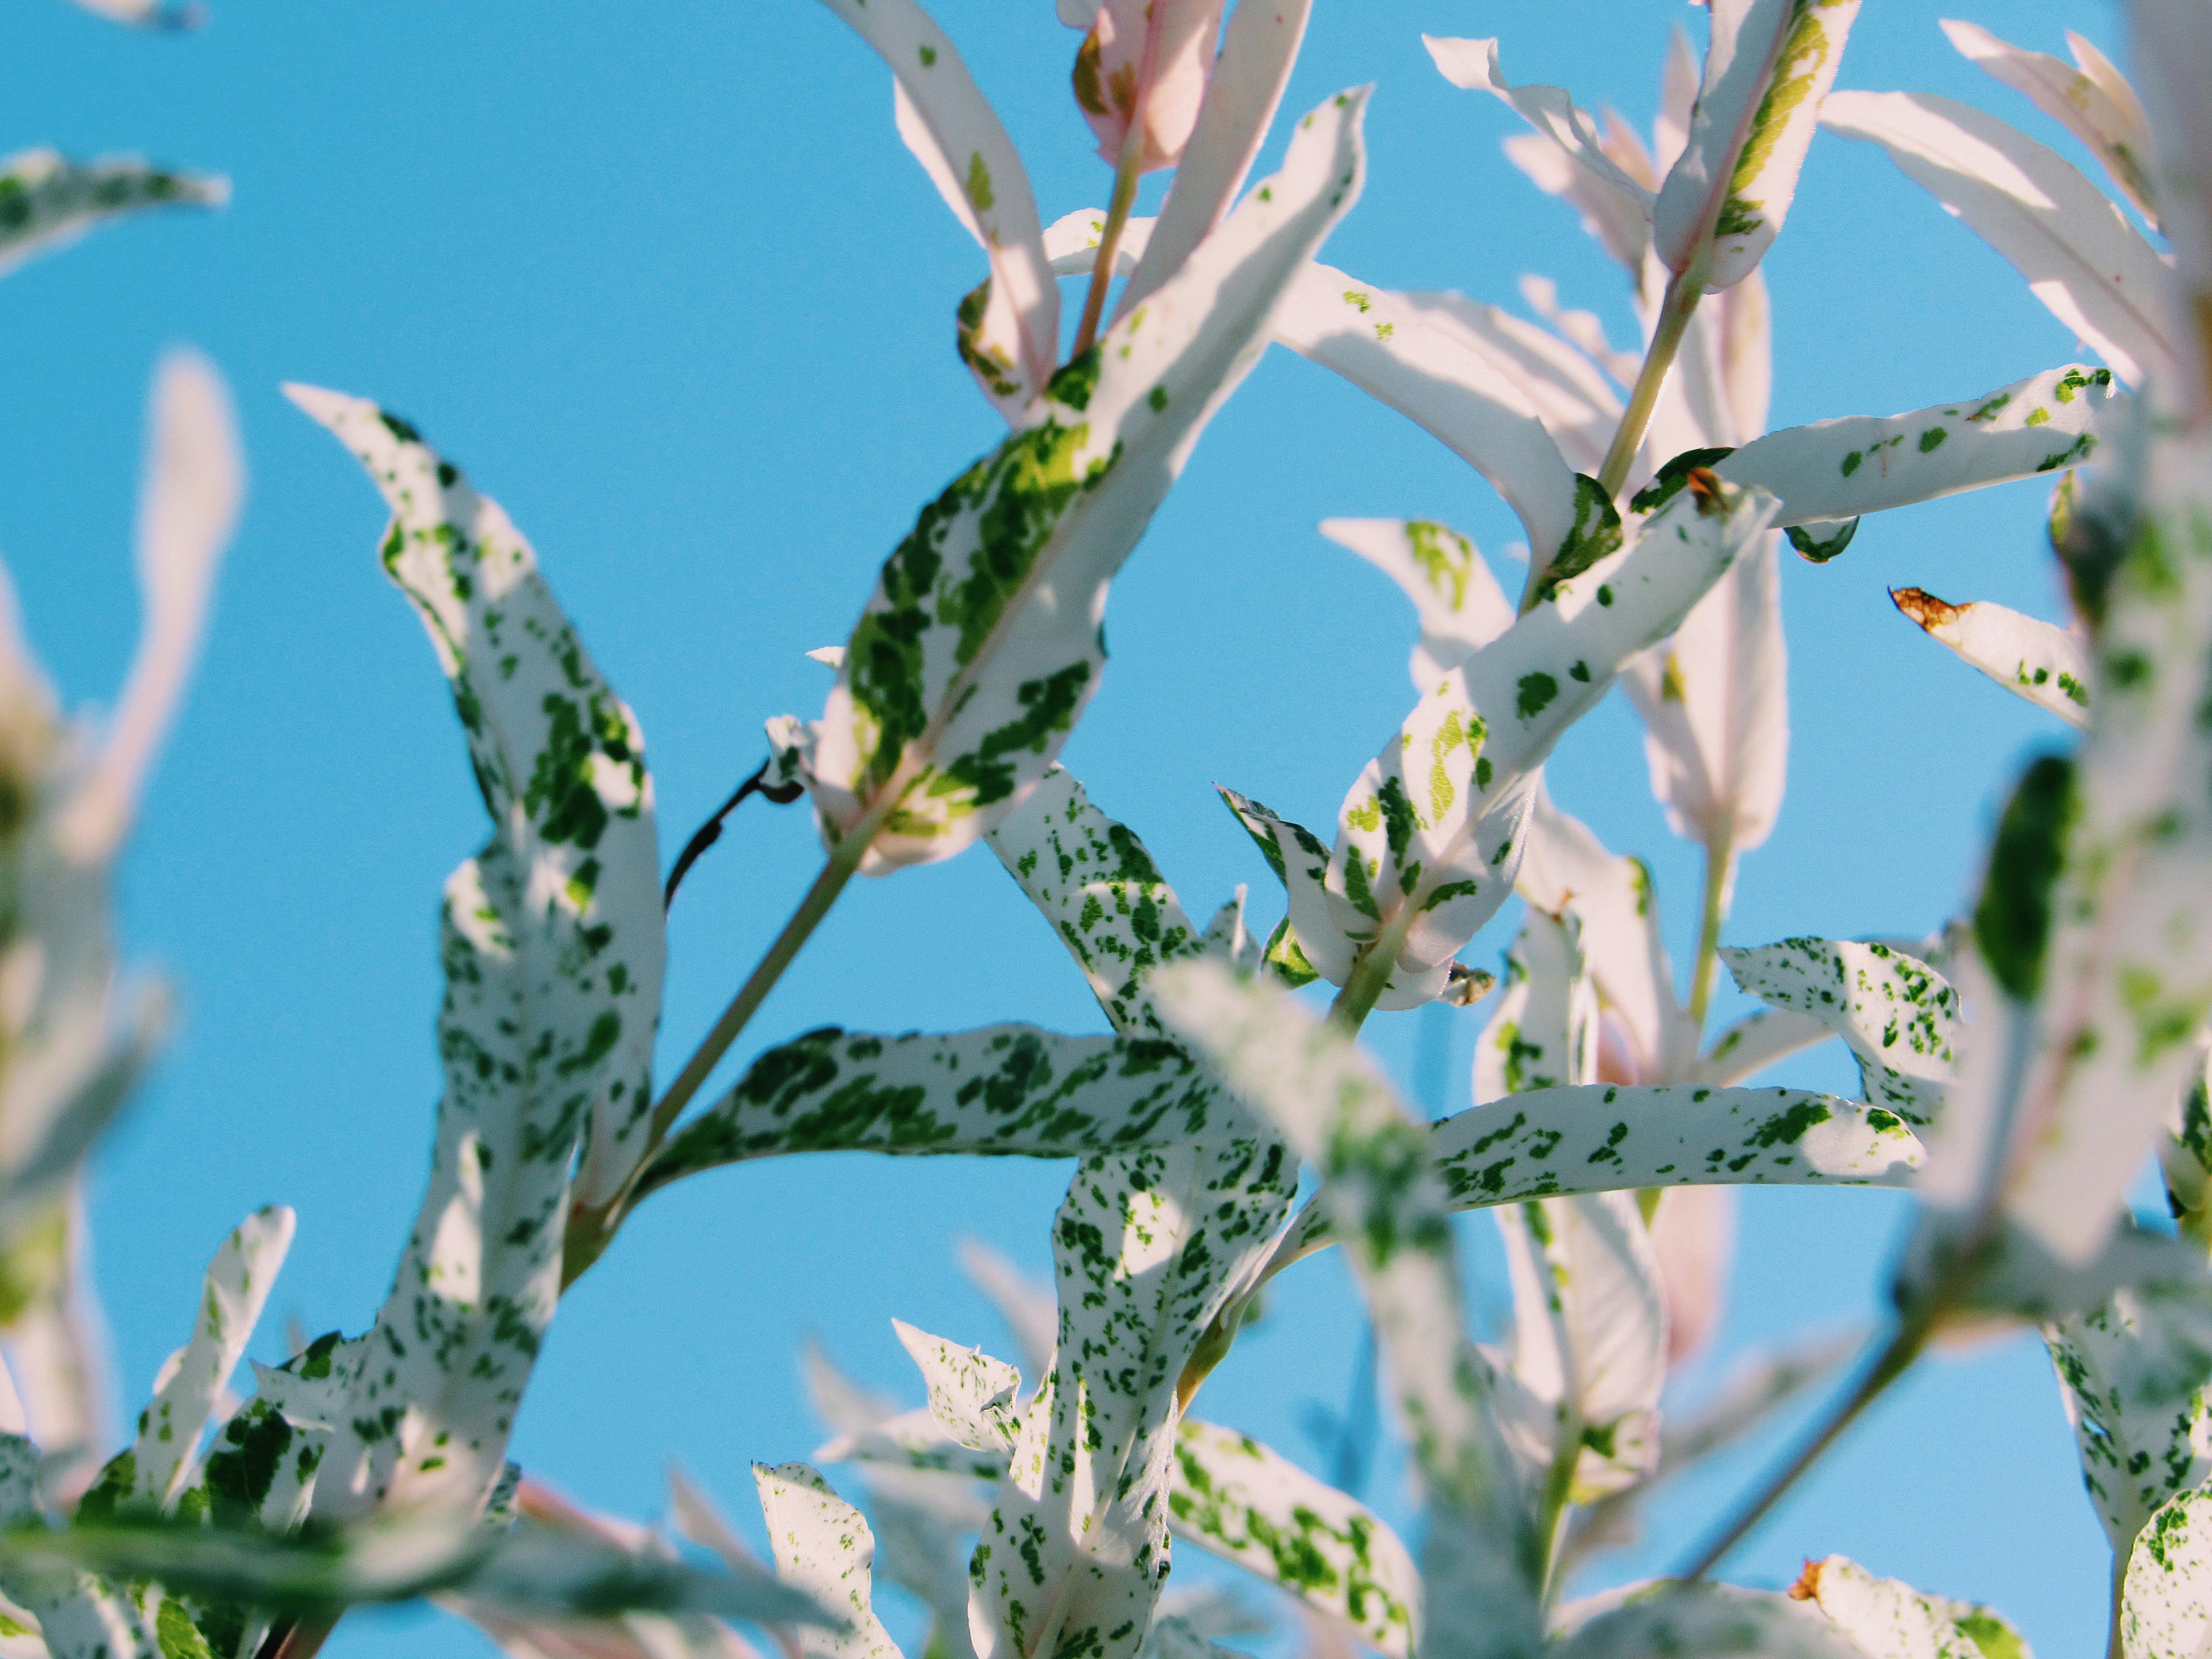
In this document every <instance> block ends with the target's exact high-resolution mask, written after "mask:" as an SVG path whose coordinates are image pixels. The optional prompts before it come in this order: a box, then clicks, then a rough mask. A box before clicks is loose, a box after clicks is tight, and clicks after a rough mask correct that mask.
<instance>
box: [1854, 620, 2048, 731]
mask: <svg viewBox="0 0 2212 1659" xmlns="http://www.w3.org/2000/svg"><path fill="white" fill-rule="evenodd" d="M1889 597H1890V599H1891V602H1892V603H1893V604H1894V605H1896V606H1897V608H1898V609H1899V611H1903V612H1904V613H1905V615H1906V616H1908V617H1911V618H1912V620H1913V621H1914V622H1916V623H1919V624H1920V626H1921V628H1922V629H1924V630H1925V631H1926V633H1927V635H1928V636H1929V638H1930V639H1932V640H1934V641H1936V642H1937V643H1938V644H1940V645H1946V646H1948V647H1950V648H1951V649H1952V650H1953V651H1954V652H1955V653H1958V656H1959V659H1960V661H1961V662H1965V663H1969V664H1971V665H1973V666H1974V667H1976V668H1978V669H1980V670H1981V671H1982V672H1984V674H1987V675H1988V676H1989V677H1990V678H1991V679H1993V680H1995V681H1996V683H1997V684H1999V685H2002V687H2004V689H2005V690H2008V691H2010V692H2012V693H2013V694H2014V695H2015V696H2021V697H2025V698H2027V701H2028V702H2032V703H2033V704H2034V705H2035V706H2036V707H2037V708H2043V709H2047V710H2049V711H2050V712H2051V714H2056V715H2057V716H2058V718H2059V719H2061V720H2064V721H2065V722H2066V723H2067V725H2069V726H2075V727H2077V728H2079V727H2083V726H2087V725H2088V724H2089V642H2088V641H2087V640H2086V639H2084V638H2083V637H2082V636H2081V634H2080V633H2079V632H2078V631H2076V630H2075V629H2069V628H2060V627H2058V626H2057V624H2055V623H2047V622H2039V621H2038V620H2037V619H2036V618H2035V617H2025V616H2022V615H2021V613H2020V612H2019V611H2008V610H2006V609H2005V607H2004V606H2002V605H1991V604H1990V603H1989V602H1988V601H1987V600H1985V599H1984V600H1974V599H1969V600H1968V601H1967V602H1966V604H1964V605H1950V604H1947V603H1946V602H1945V601H1943V600H1942V599H1937V598H1936V596H1935V595H1934V594H1933V593H1929V592H1923V590H1922V589H1920V588H1917V587H1893V588H1891V589H1890V590H1889Z"/></svg>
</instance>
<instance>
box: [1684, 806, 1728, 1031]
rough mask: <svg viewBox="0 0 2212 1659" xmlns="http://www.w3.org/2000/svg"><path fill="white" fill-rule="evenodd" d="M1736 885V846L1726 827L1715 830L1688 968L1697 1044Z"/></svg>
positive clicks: (1707, 854)
mask: <svg viewBox="0 0 2212 1659" xmlns="http://www.w3.org/2000/svg"><path fill="white" fill-rule="evenodd" d="M1734 888H1735V843H1734V841H1733V839H1732V836H1731V833H1730V831H1729V830H1728V829H1722V830H1719V831H1718V832H1717V833H1716V834H1715V835H1714V836H1713V838H1712V840H1711V841H1709V842H1706V843H1705V916H1704V919H1703V920H1702V921H1700V922H1699V924H1698V956H1697V960H1696V961H1695V963H1692V966H1691V969H1690V1006H1689V1015H1690V1023H1691V1024H1692V1025H1694V1026H1695V1027H1696V1028H1697V1035H1698V1046H1699V1048H1703V1047H1704V1046H1705V1010H1706V1008H1707V1006H1709V1005H1710V1004H1711V1001H1712V999H1713V979H1714V976H1715V974H1716V972H1717V969H1719V967H1720V950H1721V927H1722V924H1723V923H1724V922H1725V921H1728V910H1729V895H1730V893H1731V892H1732V891H1733V890H1734Z"/></svg>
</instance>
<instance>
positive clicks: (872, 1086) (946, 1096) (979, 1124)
mask: <svg viewBox="0 0 2212 1659" xmlns="http://www.w3.org/2000/svg"><path fill="white" fill-rule="evenodd" d="M1239 1133H1250V1125H1249V1122H1248V1121H1246V1120H1245V1119H1244V1118H1243V1115H1242V1114H1241V1113H1239V1112H1238V1111H1237V1109H1236V1107H1235V1106H1234V1104H1233V1103H1230V1102H1228V1101H1225V1100H1224V1099H1223V1098H1222V1097H1221V1092H1220V1089H1219V1087H1218V1085H1216V1084H1215V1083H1214V1082H1213V1080H1212V1078H1210V1077H1209V1076H1208V1075H1207V1074H1206V1072H1205V1071H1204V1069H1203V1068H1202V1067H1200V1066H1198V1065H1197V1064H1196V1063H1195V1062H1194V1061H1193V1060H1191V1059H1190V1057H1189V1056H1188V1055H1187V1054H1184V1053H1183V1052H1182V1049H1181V1048H1178V1047H1176V1044H1174V1043H1173V1042H1169V1041H1167V1040H1165V1039H1164V1038H1157V1037H1155V1038H1121V1037H1106V1036H1081V1037H1076V1036H1060V1034H1058V1033H1057V1032H1054V1031H1041V1030H1037V1029H1036V1027H1035V1026H1032V1025H987V1026H985V1027H984V1028H983V1029H982V1030H978V1031H962V1032H959V1033H957V1034H956V1035H952V1036H932V1035H928V1034H926V1033H923V1032H918V1031H910V1032H908V1033H907V1034H906V1035H904V1036H873V1035H870V1034H867V1033H863V1032H850V1031H841V1030H837V1029H836V1027H834V1026H832V1027H829V1028H828V1029H826V1030H819V1031H811V1032H809V1033H808V1034H807V1035H806V1036H802V1037H799V1038H798V1039H796V1040H795V1041H793V1042H787V1043H784V1044H783V1045H781V1047H779V1048H771V1049H769V1051H768V1052H767V1053H766V1054H763V1055H761V1056H760V1057H759V1058H758V1059H757V1060H754V1061H753V1063H752V1064H751V1065H750V1066H748V1067H747V1068H746V1070H745V1074H744V1076H743V1077H741V1078H739V1079H738V1082H737V1084H736V1086H734V1087H733V1088H732V1089H731V1091H730V1092H729V1093H728V1094H726V1095H725V1096H724V1097H722V1098H721V1099H720V1100H719V1101H717V1102H716V1103H714V1106H713V1107H711V1108H710V1109H708V1110H707V1111H705V1112H703V1113H702V1114H700V1115H699V1116H697V1117H696V1118H694V1119H693V1120H691V1121H690V1122H689V1123H687V1124H686V1125H684V1127H683V1128H682V1129H681V1130H679V1131H678V1133H676V1134H675V1135H673V1136H671V1138H670V1139H669V1141H668V1143H667V1145H666V1146H663V1147H662V1148H661V1149H660V1151H659V1152H658V1153H657V1154H656V1155H655V1156H654V1158H653V1161H652V1163H651V1164H648V1165H647V1168H646V1170H645V1172H644V1174H643V1175H642V1176H640V1178H639V1181H638V1189H637V1194H636V1198H637V1200H642V1199H643V1198H644V1196H645V1194H647V1193H650V1192H652V1191H653V1190H654V1189H655V1188H660V1187H665V1186H666V1185H667V1184H668V1183H669V1182H671V1181H675V1180H677V1179H678V1178H680V1177H682V1176H687V1175H694V1174H696V1173H697V1172H698V1171H700V1170H711V1169H718V1168H720V1166H721V1165H723V1164H738V1163H743V1162H745V1161H747V1160H749V1159H751V1158H775V1157H780V1156H781V1155H783V1154H785V1153H789V1152H890V1153H901V1154H927V1153H948V1152H960V1153H980V1154H982V1155H985V1156H990V1155H993V1154H1012V1155H1014V1156H1018V1157H1024V1158H1081V1157H1087V1156H1089V1155H1090V1154H1091V1153H1093V1152H1104V1151H1107V1150H1109V1149H1110V1148H1115V1147H1130V1148H1134V1147H1139V1146H1160V1145H1174V1144H1178V1143H1182V1142H1188V1141H1193V1140H1202V1139H1209V1138H1211V1139H1221V1138H1223V1137H1225V1136H1233V1135H1236V1134H1239Z"/></svg>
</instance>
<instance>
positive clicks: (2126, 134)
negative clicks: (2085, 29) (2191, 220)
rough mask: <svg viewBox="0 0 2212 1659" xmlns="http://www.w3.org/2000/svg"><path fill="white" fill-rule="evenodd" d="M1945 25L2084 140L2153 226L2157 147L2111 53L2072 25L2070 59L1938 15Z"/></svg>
mask: <svg viewBox="0 0 2212 1659" xmlns="http://www.w3.org/2000/svg"><path fill="white" fill-rule="evenodd" d="M1943 33H1945V34H1947V35H1948V36H1949V37H1950V40H1951V44H1952V45H1953V46H1955V47H1956V48H1958V50H1959V52H1960V53H1961V54H1962V55H1963V56H1964V57H1965V58H1966V60H1967V61H1968V62H1969V63H1971V64H1973V65H1974V67H1975V68H1976V69H1978V70H1981V71H1982V72H1983V73H1984V75H1988V76H1992V77H1993V78H1995V79H1996V80H1998V81H2002V82H2003V83H2004V84H2005V85H2007V86H2008V87H2010V88H2013V89H2014V90H2015V91H2016V92H2021V93H2025V94H2027V96H2028V97H2029V98H2030V99H2031V100H2033V102H2034V104H2035V106H2036V108H2038V109H2039V110H2041V111H2042V112H2044V113H2045V115H2048V116H2049V117H2051V119H2052V120H2054V121H2057V123H2058V124H2059V125H2061V126H2063V127H2064V128H2065V129H2066V130H2067V131H2069V132H2070V133H2072V134H2073V135H2074V136H2075V137H2076V138H2078V139H2080V140H2081V143H2083V144H2084V145H2086V146H2087V148H2088V150H2089V153H2090V154H2091V155H2094V156H2095V157H2096V158H2097V160H2098V161H2100V162H2102V163H2103V164H2104V168H2105V172H2106V174H2107V175H2108V176H2109V177H2110V178H2111V179H2112V183H2113V184H2115V185H2118V187H2119V190H2120V193H2121V194H2122V195H2124V196H2125V197H2127V198H2128V200H2130V202H2132V203H2134V204H2135V205H2136V211H2137V212H2138V213H2140V214H2142V216H2143V217H2144V218H2146V219H2148V221H2150V223H2151V226H2152V228H2154V229H2155V228H2157V225H2158V203H2157V199H2156V188H2155V186H2154V185H2153V184H2152V182H2151V179H2150V176H2149V173H2148V168H2149V167H2151V166H2152V165H2153V158H2154V156H2155V155H2157V153H2158V151H2157V147H2156V145H2155V144H2154V143H2153V141H2152V138H2151V136H2150V123H2149V121H2148V119H2147V118H2146V117H2145V116H2144V114H2143V107H2142V102H2141V101H2140V100H2138V99H2137V98H2136V94H2135V88H2132V87H2130V85H2129V84H2128V83H2127V80H2126V78H2125V77H2124V76H2122V75H2121V73H2120V72H2119V70H2118V69H2117V68H2115V67H2114V66H2113V64H2112V60H2111V59H2110V58H2106V56H2105V54H2104V53H2103V52H2099V51H2098V50H2097V49H2096V47H2094V46H2091V45H2090V44H2089V43H2088V42H2087V40H2083V39H2082V38H2081V36H2080V35H2078V34H2076V33H2074V32H2073V31H2072V30H2071V29H2069V30H2068V31H2067V32H2066V44H2067V46H2068V47H2069V49H2070V50H2071V51H2072V52H2073V54H2074V61H2073V63H2071V64H2067V63H2063V62H2062V61H2061V60H2059V59H2058V58H2053V57H2051V56H2050V55H2049V54H2048V53H2045V52H2028V51H2026V50H2024V49H2022V48H2021V47H2019V46H2014V45H2012V44H2011V43H2010V42H2009V41H2006V40H1999V39H1998V38H1997V37H1996V35H1994V34H1991V33H1990V32H1989V31H1988V30H1987V29H1985V28H1982V27H1979V26H1978V25H1976V24H1973V23H1967V22H1961V21H1959V20H1957V19H1955V18H1946V19H1944V20H1943Z"/></svg>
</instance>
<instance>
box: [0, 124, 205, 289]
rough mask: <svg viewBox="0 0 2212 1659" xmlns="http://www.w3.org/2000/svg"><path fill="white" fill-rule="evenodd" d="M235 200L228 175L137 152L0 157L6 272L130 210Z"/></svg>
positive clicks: (0, 253) (34, 152)
mask: <svg viewBox="0 0 2212 1659" xmlns="http://www.w3.org/2000/svg"><path fill="white" fill-rule="evenodd" d="M229 199H230V181H229V180H228V179H213V178H207V177H204V176H202V175H200V174H197V173H174V172H172V171H170V170H169V169H168V168H167V167H155V166H153V165H152V164H150V163H149V162H146V161H140V160H138V159H137V157H135V156H120V157H118V158H116V159H114V160H112V161H90V162H82V161H70V160H68V159H67V158H66V157H64V156H63V155H60V154H59V153H58V152H57V151H54V150H51V149H27V150H22V151H20V152H18V153H17V154H15V155H11V156H9V157H8V158H7V159H6V160H5V161H0V275H4V274H5V273H7V272H8V271H10V270H14V269H15V267H16V266H17V265H20V264H22V263H23V262H24V261H26V260H27V259H34V258H38V257H39V256H40V254H42V253H52V252H54V251H55V250H56V249H58V248H64V247H67V246H69V245H70V243H71V242H74V241H75V240H76V239H77V238H78V237H80V236H82V235H83V234H85V233H86V232H87V231H88V230H91V229H93V228H94V227H96V226H98V225H100V224H102V223H105V222H106V221H108V220H110V219H114V218H118V217H120V216H122V215H124V214H126V213H136V212H138V211H140V210H143V209H146V208H156V207H204V208H216V207H221V206H222V204H224V203H226V202H228V200H229Z"/></svg>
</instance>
